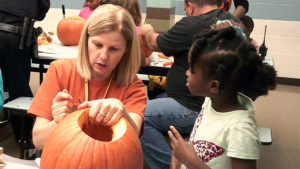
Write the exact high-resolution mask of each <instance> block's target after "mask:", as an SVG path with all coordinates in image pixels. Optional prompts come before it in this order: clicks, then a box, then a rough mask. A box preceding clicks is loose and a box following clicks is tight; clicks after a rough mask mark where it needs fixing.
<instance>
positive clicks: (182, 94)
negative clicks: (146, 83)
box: [156, 9, 239, 111]
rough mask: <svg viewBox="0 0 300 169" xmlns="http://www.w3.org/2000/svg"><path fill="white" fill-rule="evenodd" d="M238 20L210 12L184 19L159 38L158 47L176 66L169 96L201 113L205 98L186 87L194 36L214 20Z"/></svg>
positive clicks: (171, 79)
mask: <svg viewBox="0 0 300 169" xmlns="http://www.w3.org/2000/svg"><path fill="white" fill-rule="evenodd" d="M216 17H218V18H219V19H234V20H236V21H237V22H239V20H237V19H236V18H235V17H234V16H233V15H231V14H230V13H229V12H225V11H223V10H221V9H215V10H211V11H209V12H207V13H205V14H202V15H199V16H189V17H184V18H182V19H181V20H180V21H178V22H177V23H176V24H175V25H174V26H173V27H172V28H171V29H170V30H168V31H167V32H165V33H163V34H161V35H159V36H158V37H157V39H156V42H157V45H158V47H159V49H160V50H161V52H162V53H164V54H165V55H166V56H174V63H173V65H172V67H171V69H170V71H169V73H168V75H167V87H166V91H167V94H168V96H169V97H172V98H174V99H176V100H177V101H178V102H179V103H180V104H182V105H184V106H185V107H187V108H190V109H192V110H195V111H200V110H201V106H202V103H203V101H204V97H200V96H193V95H192V94H191V93H190V92H189V90H188V88H187V87H186V82H187V81H186V78H187V76H186V71H187V69H188V68H189V65H188V51H189V49H190V47H191V45H192V42H193V37H194V35H196V34H197V33H199V32H201V31H203V30H205V29H210V26H211V25H213V24H214V23H215V18H216Z"/></svg>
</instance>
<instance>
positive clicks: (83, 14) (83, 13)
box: [79, 7, 93, 19]
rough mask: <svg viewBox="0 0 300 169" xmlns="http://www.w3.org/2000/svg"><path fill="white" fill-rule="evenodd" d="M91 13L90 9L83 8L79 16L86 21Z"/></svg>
mask: <svg viewBox="0 0 300 169" xmlns="http://www.w3.org/2000/svg"><path fill="white" fill-rule="evenodd" d="M92 12H93V10H92V9H91V8H90V7H84V8H82V9H81V11H80V13H79V16H81V17H83V18H84V19H88V17H89V16H90V15H91V13H92Z"/></svg>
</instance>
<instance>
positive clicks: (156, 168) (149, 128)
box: [140, 0, 239, 169]
mask: <svg viewBox="0 0 300 169" xmlns="http://www.w3.org/2000/svg"><path fill="white" fill-rule="evenodd" d="M184 10H185V12H186V16H187V17H183V18H182V19H181V20H180V21H178V22H177V23H176V24H175V25H174V26H173V27H172V28H170V29H169V30H168V31H167V32H165V33H163V34H160V35H159V34H158V33H156V32H154V29H153V27H152V26H151V25H149V24H145V25H142V26H141V33H142V35H143V36H144V37H145V40H146V43H147V45H148V46H149V48H150V49H152V50H154V51H158V52H159V51H160V52H162V53H163V54H164V55H166V56H174V63H173V64H172V67H171V68H170V70H169V72H168V74H167V84H166V94H165V95H166V96H165V97H163V96H162V95H160V97H163V98H156V99H153V100H149V101H148V103H147V107H146V110H145V123H144V130H145V132H144V135H143V136H142V137H141V139H140V140H141V144H142V147H143V153H144V158H145V161H146V162H147V164H148V165H149V166H150V168H152V169H160V168H162V169H165V168H170V161H171V149H170V146H169V145H168V143H167V142H166V140H165V135H167V132H168V130H169V127H170V126H171V125H173V126H175V127H176V128H177V129H178V130H179V132H180V133H181V134H184V135H187V136H188V135H189V134H190V132H191V131H192V129H193V126H194V122H195V119H196V118H197V116H198V113H199V111H200V110H201V106H202V103H203V102H204V97H202V96H194V95H192V94H191V93H190V91H189V90H188V88H187V87H186V78H187V76H186V70H187V69H188V68H189V66H188V51H189V49H190V47H191V45H192V42H193V36H195V35H196V34H198V33H199V32H200V31H202V30H206V29H211V27H218V26H219V24H222V23H223V22H229V20H235V21H236V22H239V20H237V19H236V18H235V17H234V16H233V15H231V14H230V13H229V12H226V11H223V10H221V9H218V6H217V0H185V1H184Z"/></svg>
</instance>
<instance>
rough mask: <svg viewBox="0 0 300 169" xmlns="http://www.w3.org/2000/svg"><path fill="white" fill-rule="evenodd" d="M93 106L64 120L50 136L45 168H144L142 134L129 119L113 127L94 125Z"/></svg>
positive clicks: (44, 156)
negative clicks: (92, 122)
mask: <svg viewBox="0 0 300 169" xmlns="http://www.w3.org/2000/svg"><path fill="white" fill-rule="evenodd" d="M88 113H89V109H82V110H77V111H75V112H73V113H71V114H70V115H68V116H67V117H66V118H65V119H64V120H63V121H61V122H60V123H59V124H58V125H57V126H56V127H55V129H54V130H53V132H52V133H51V134H50V136H49V138H48V139H47V141H46V143H45V146H44V149H43V153H42V157H41V169H62V168H72V169H121V168H122V169H141V168H143V152H142V147H141V144H140V141H139V138H138V136H137V135H136V133H135V130H134V129H133V127H132V126H131V125H130V124H129V122H128V121H127V120H126V119H125V118H121V119H120V120H119V122H117V123H116V124H115V125H113V126H102V125H91V124H89V122H88Z"/></svg>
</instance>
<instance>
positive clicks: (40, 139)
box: [32, 90, 76, 150]
mask: <svg viewBox="0 0 300 169" xmlns="http://www.w3.org/2000/svg"><path fill="white" fill-rule="evenodd" d="M71 100H72V96H71V95H69V94H68V91H67V90H63V91H62V92H59V93H58V94H57V95H56V97H55V98H54V99H53V104H52V106H51V110H52V116H53V120H48V119H46V118H43V117H39V116H38V117H37V118H36V121H35V123H34V127H33V129H32V140H33V144H34V146H35V148H36V149H38V150H41V149H43V147H44V145H45V143H46V140H47V138H48V136H49V135H50V133H51V132H52V130H53V129H54V128H55V127H56V125H57V124H59V123H60V122H61V121H62V120H63V119H64V118H65V117H66V116H67V115H68V114H69V113H71V112H73V111H74V110H75V109H76V108H75V107H74V106H73V105H72V103H71Z"/></svg>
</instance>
